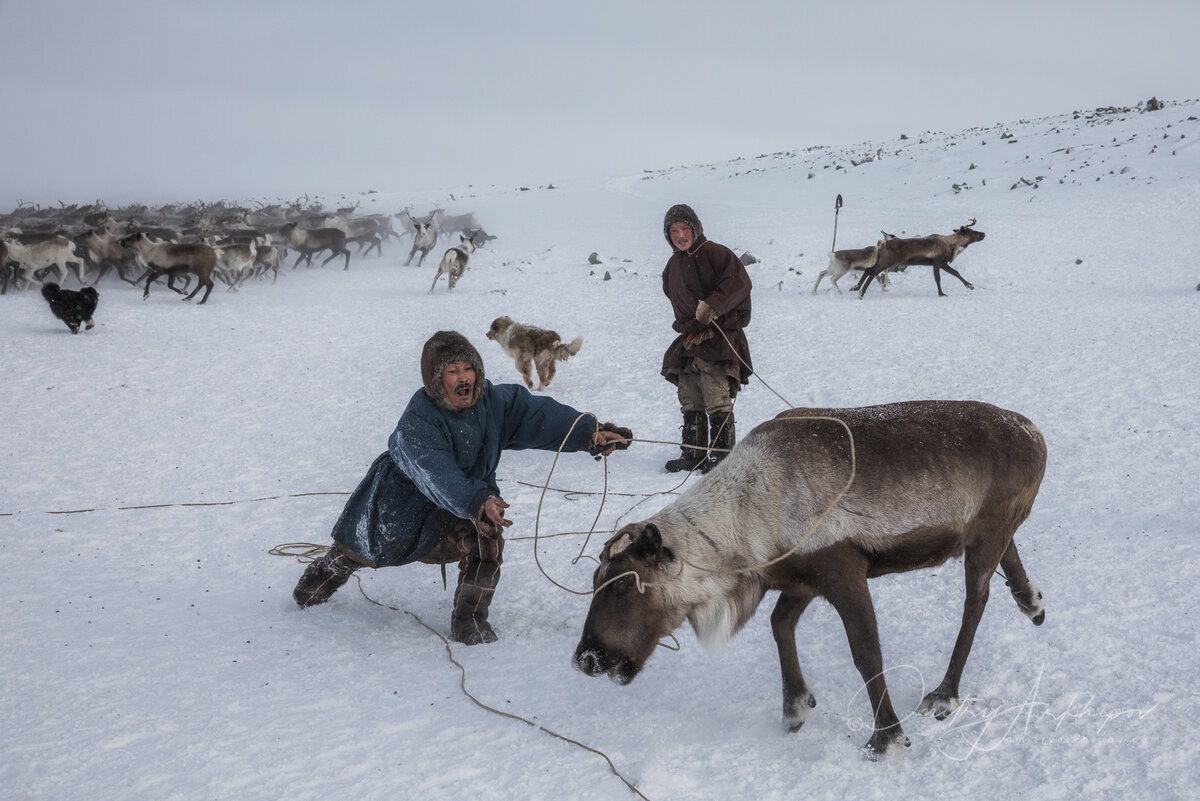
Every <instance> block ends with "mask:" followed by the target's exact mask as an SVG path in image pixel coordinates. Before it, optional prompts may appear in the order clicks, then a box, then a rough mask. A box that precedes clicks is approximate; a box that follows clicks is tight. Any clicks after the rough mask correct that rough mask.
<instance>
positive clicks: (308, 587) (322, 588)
mask: <svg viewBox="0 0 1200 801" xmlns="http://www.w3.org/2000/svg"><path fill="white" fill-rule="evenodd" d="M361 566H362V565H360V564H358V563H357V562H355V561H353V560H352V559H351V558H350V557H349V556H348V555H347V554H346V553H345V552H343V551H342V550H341V549H340V548H339V547H338V545H337V543H334V544H333V545H332V546H330V548H329V550H328V551H326V552H325V553H323V554H321V555H320V556H318V557H317V558H316V559H315V560H313V561H312V562H310V563H309V565H308V567H307V568H305V570H304V575H302V576H301V577H300V581H299V582H297V583H296V589H294V590H292V598H294V599H295V600H296V603H297V604H299V605H300V606H302V607H309V606H316V605H317V604H323V603H325V602H326V601H328V600H329V599H330V597H332V596H333V594H334V593H335V592H337V591H338V589H339V588H341V586H342V585H343V584H345V583H346V582H347V581H349V580H350V576H351V575H353V573H354V571H355V570H358V568H359V567H361Z"/></svg>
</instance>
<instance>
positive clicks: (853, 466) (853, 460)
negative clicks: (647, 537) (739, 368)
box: [533, 322, 858, 595]
mask: <svg viewBox="0 0 1200 801" xmlns="http://www.w3.org/2000/svg"><path fill="white" fill-rule="evenodd" d="M712 325H713V327H714V328H716V329H717V331H718V333H720V334H721V337H722V338H723V339H724V340H725V342H726V344H728V345H729V349H730V350H731V351H732V352H733V354H734V356H736V357H737V359H738V361H739V362H741V363H742V364H743V365H745V367H746V369H748V370H750V371H751V372H752V374H753V375H754V376H755V377H756V378H758V380H759V381H760V382H761V383H762V385H763V386H765V387H766V388H767V389H768V390H770V391H771V393H772V394H773V395H775V397H777V398H779V399H780V400H781V401H783V402H784V403H785V404H787V406H788V408H789V409H795V408H796V407H795V406H794V405H793V404H792V403H791V402H789V401H788V399H787V398H785V397H783V396H782V395H780V394H779V393H778V392H776V391H775V389H774V388H773V387H772V386H771V385H770V384H768V383H767V382H766V381H765V380H764V379H763V378H762V377H761V376H760V375H759V374H758V373H757V372H754V370H753V368H752V367H751V366H750V365H749V364H747V363H746V360H745V359H743V358H742V357H741V356H740V355H739V354H738V352H737V349H736V348H734V346H733V343H732V342H730V340H729V337H728V336H727V335H726V334H725V331H724V330H723V329H722V328H721V326H719V325H717V324H716V323H715V322H714V323H712ZM587 415H588V413H584V414H581V415H579V417H576V418H575V421H574V422H573V423H572V424H571V429H570V430H569V431H568V432H567V435H566V436H565V437H563V445H565V444H566V441H567V439H569V438H570V436H571V432H573V431H574V430H575V426H576V425H578V423H579V421H580V419H582V418H583V417H585V416H587ZM591 416H593V417H594V416H595V415H591ZM596 419H599V418H596ZM787 419H789V420H820V421H827V422H832V423H837V424H838V425H840V426H841V427H842V428H844V429H845V430H846V436H847V438H848V439H849V441H850V475H849V476H848V477H847V479H846V485H845V486H844V487H842V489H841V491H840V492H838V493H837V495H835V496H834V498H833V500H832V501H830V502H829V504H828V505H827V506H826V507H825V509H824V511H822V512H821V514H820V515H818V516H817V519H816V520H815V521H814V522H813V524H812V525H811V526H809V528H808V531H806V532H805V533H804V536H802V537H801V538H800V539H799V541H797V542H796V544H795V545H793V546H792V547H791V548H789V549H788V550H786V551H784V552H783V553H782V554H780V555H778V556H776V557H774V558H773V559H769V560H767V561H766V562H762V563H760V564H756V565H750V566H749V567H743V568H737V569H733V570H728V569H715V568H709V567H705V566H703V565H697V564H693V563H692V562H689V561H688V560H686V559H680V565H679V572H678V573H676V574H675V575H674V576H671V577H670V578H669V579H668V580H675V579H677V578H679V576H681V575H683V569H684V567H685V566H686V567H691V568H692V569H693V570H696V571H699V572H701V573H708V574H710V575H730V576H732V575H742V574H746V573H754V572H758V571H761V570H763V569H765V568H768V567H771V566H773V565H776V564H778V563H780V562H782V561H783V560H785V559H787V558H788V557H790V556H792V555H793V554H795V553H796V552H797V551H798V550H800V548H802V547H803V546H804V545H805V543H807V542H808V541H809V540H810V539H811V538H812V536H813V534H815V533H816V531H817V529H818V528H819V527H820V525H821V524H822V523H823V522H825V518H827V517H828V516H829V514H830V513H831V512H832V511H833V510H834V508H835V507H836V506H837V505H838V504H839V503H841V501H842V498H844V497H845V496H846V493H847V492H849V491H850V487H851V486H852V485H853V484H854V478H855V476H856V475H857V472H858V459H857V455H856V454H857V449H856V446H855V442H854V432H853V431H852V430H851V429H850V426H849V425H848V424H847V423H846V421H845V420H841V419H839V418H837V417H830V416H828V415H798V416H796V417H789V418H787ZM629 441H630V442H657V440H641V439H637V438H630V440H629ZM661 444H665V445H674V444H679V443H669V442H664V443H661ZM563 445H559V448H558V451H557V452H556V453H555V454H554V461H553V462H552V463H551V465H550V472H549V473H548V474H547V476H546V481H545V483H544V484H543V485H542V494H541V497H540V498H539V499H538V508H537V514H536V515H535V516H534V524H533V558H534V562H535V563H536V564H537V567H538V570H540V571H541V573H542V575H543V576H545V577H546V579H547V580H548V581H549V582H550V583H551V584H553V585H554V586H556V587H558V588H559V589H561V590H564V591H566V592H569V593H571V594H573V595H595V594H596V593H598V592H599V591H600V590H602V589H604V588H605V587H607V586H608V585H609V584H612V583H613V582H615V581H618V580H620V579H622V578H624V577H625V576H630V575H631V576H633V577H634V583H635V585H636V586H637V590H638V592H639V593H644V592H645V591H646V587H653V586H659V585H661V584H665V583H666V582H645V581H642V578H641V576H639V575H638V574H637V572H636V571H633V570H629V571H626V572H624V573H620V574H618V575H616V576H613V577H612V578H610V579H608V580H607V581H605V582H603V583H602V584H600V586H598V587H594V588H593V589H592V590H591V591H588V592H581V591H579V590H573V589H571V588H570V587H567V586H565V585H563V584H561V583H559V582H558V581H556V580H555V579H554V578H553V577H552V576H551V575H550V574H549V573H547V572H546V570H545V568H544V567H542V562H541V559H540V558H539V557H538V549H537V546H538V540H539V539H540V534H539V528H540V523H541V515H542V504H543V502H544V501H545V498H546V492H547V490H548V489H549V486H550V479H551V478H552V477H553V475H554V469H555V467H556V466H557V464H558V457H559V454H561V453H562V448H563ZM708 450H710V451H721V452H724V453H728V452H729V449H726V448H709V449H708ZM604 459H605V461H604V495H603V496H602V500H601V502H600V509H599V510H597V512H596V517H595V518H594V519H593V521H592V526H591V528H590V529H589V530H588V531H587V538H586V539H585V540H584V543H583V546H582V547H581V549H580V552H579V555H578V556H576V557H575V558H574V559H573V560H572V561H571V564H572V565H574V564H577V563H578V562H579V560H580V559H581V558H583V557H584V553H583V551H584V550H585V549H586V548H587V546H588V543H589V542H590V541H591V536H592V534H593V533H595V527H596V521H597V520H599V519H600V514H601V512H602V511H603V509H604V498H607V494H608V458H607V457H604ZM694 470H695V468H693V469H692V470H689V471H688V473H687V475H685V476H684V478H683V481H681V482H680V483H679V484H678V485H677V486H676V487H674V488H673V489H672V490H668V491H666V492H664V493H652V494H648V495H645V496H644V497H643V498H642V500H640V501H638V502H637V503H636V504H634V505H633V506H632V507H630V508H629V509H628V510H627V511H626V512H625V514H629V512H632V511H633V510H634V509H636V508H637V507H638V506H640V505H641V504H643V503H645V502H646V501H647V500H649V499H650V498H651V497H653V496H654V495H655V494H668V493H673V492H674V491H676V490H678V489H679V487H682V486H683V484H684V483H686V482H687V480H688V478H690V477H691V475H692V473H693V472H694ZM621 517H624V515H621ZM621 517H618V518H617V520H618V521H619V520H620V519H621ZM613 530H616V526H615V524H614V529H613ZM588 558H590V559H595V557H591V556H589V557H588ZM597 561H598V560H597Z"/></svg>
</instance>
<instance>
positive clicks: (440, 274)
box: [429, 270, 442, 295]
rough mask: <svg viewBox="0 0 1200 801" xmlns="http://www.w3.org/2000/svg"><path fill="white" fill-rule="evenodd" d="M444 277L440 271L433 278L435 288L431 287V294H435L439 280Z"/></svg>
mask: <svg viewBox="0 0 1200 801" xmlns="http://www.w3.org/2000/svg"><path fill="white" fill-rule="evenodd" d="M441 277H442V271H441V270H438V271H437V275H435V276H434V277H433V286H431V287H429V294H430V295H432V294H433V290H434V287H436V286H437V282H438V279H439V278H441Z"/></svg>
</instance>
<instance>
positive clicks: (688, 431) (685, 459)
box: [663, 412, 708, 473]
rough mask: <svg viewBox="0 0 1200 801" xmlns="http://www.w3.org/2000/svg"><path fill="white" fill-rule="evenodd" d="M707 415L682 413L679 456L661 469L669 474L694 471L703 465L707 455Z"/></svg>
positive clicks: (702, 413)
mask: <svg viewBox="0 0 1200 801" xmlns="http://www.w3.org/2000/svg"><path fill="white" fill-rule="evenodd" d="M707 446H708V415H706V414H705V413H704V412H684V413H683V446H682V447H681V448H680V454H679V456H677V457H676V458H674V459H671V460H670V461H669V462H667V463H666V464H665V465H663V467H665V468H667V470H668V471H669V472H671V473H678V472H680V471H683V470H694V469H695V468H697V467H700V466H701V465H703V464H704V459H705V457H706V456H707V455H708V449H707Z"/></svg>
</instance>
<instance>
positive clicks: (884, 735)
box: [825, 564, 973, 760]
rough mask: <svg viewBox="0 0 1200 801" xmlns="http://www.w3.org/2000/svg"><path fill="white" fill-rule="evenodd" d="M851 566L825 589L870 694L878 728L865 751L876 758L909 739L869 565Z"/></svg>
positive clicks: (904, 743)
mask: <svg viewBox="0 0 1200 801" xmlns="http://www.w3.org/2000/svg"><path fill="white" fill-rule="evenodd" d="M848 568H849V575H847V574H846V573H845V572H843V573H842V575H841V576H840V577H839V578H837V579H834V580H833V581H832V582H831V583H830V584H829V585H828V586H827V587H826V588H825V597H826V598H827V599H828V600H829V602H830V603H831V604H832V605H833V608H834V609H836V610H837V613H838V615H839V616H840V617H841V618H842V625H843V626H845V628H846V639H847V640H848V641H849V642H850V654H851V656H852V657H853V658H854V666H855V667H856V668H858V672H859V674H860V675H861V676H862V678H863V681H864V682H865V683H866V685H867V697H868V698H869V699H870V701H871V709H872V710H873V712H874V731H873V733H872V734H871V738H870V739H869V740H868V741H867V744H866V745H865V746H864V751H865V752H866V755H867V758H869V759H872V760H874V759H878V758H879V757H881V756H885V755H887V754H888V752H890V751H892V750H893V749H895V748H896V747H897V746H901V745H903V746H905V747H907V746H908V745H909V741H908V737H906V736H905V734H904V730H903V729H902V728H901V727H900V719H899V718H898V717H896V710H895V709H893V708H892V699H891V697H890V696H889V695H888V690H887V683H886V682H885V681H884V677H883V655H882V654H881V653H880V650H879V629H878V626H877V624H876V621H875V606H874V604H873V603H872V602H871V593H870V591H869V590H868V589H867V577H866V566H865V564H864V565H856V564H851V565H848ZM972 633H973V632H972Z"/></svg>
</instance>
